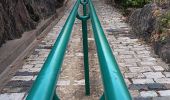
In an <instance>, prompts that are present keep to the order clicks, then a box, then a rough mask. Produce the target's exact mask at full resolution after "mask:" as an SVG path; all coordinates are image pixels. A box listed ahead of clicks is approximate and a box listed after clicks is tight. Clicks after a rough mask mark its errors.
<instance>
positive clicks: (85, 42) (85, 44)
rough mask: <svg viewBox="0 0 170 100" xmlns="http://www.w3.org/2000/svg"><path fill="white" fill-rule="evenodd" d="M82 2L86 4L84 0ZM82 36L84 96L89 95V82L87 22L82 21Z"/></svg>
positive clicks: (84, 12) (84, 11)
mask: <svg viewBox="0 0 170 100" xmlns="http://www.w3.org/2000/svg"><path fill="white" fill-rule="evenodd" d="M84 2H87V1H86V0H84ZM86 6H87V3H86V4H83V15H84V16H86V14H87V11H86ZM82 34H83V52H84V73H85V74H84V76H85V90H86V95H90V81H89V60H88V32H87V20H82Z"/></svg>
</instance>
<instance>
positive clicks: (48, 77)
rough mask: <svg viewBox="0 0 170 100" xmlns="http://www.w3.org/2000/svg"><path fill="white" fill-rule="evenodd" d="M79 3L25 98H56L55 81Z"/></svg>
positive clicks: (78, 0)
mask: <svg viewBox="0 0 170 100" xmlns="http://www.w3.org/2000/svg"><path fill="white" fill-rule="evenodd" d="M79 5H80V0H77V2H76V3H75V5H74V7H73V9H72V11H71V13H70V15H69V17H68V19H67V21H66V23H65V25H64V26H63V28H62V30H61V32H60V34H59V36H58V38H57V40H56V42H55V44H54V46H53V48H52V50H51V52H50V54H49V56H48V58H47V60H46V61H45V63H44V65H43V67H42V69H41V71H40V73H39V74H38V77H37V79H36V80H35V82H34V84H33V86H32V88H31V90H30V91H29V93H28V96H27V98H26V100H52V99H56V98H57V97H56V96H55V95H56V94H55V89H56V83H57V80H58V75H59V73H60V69H61V65H62V62H63V59H64V55H65V51H66V47H67V44H68V41H69V38H70V35H71V31H72V28H73V24H74V22H75V19H76V15H77V11H78V8H79ZM53 97H56V98H53Z"/></svg>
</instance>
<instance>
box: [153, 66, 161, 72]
mask: <svg viewBox="0 0 170 100" xmlns="http://www.w3.org/2000/svg"><path fill="white" fill-rule="evenodd" d="M153 69H154V70H155V71H164V68H163V67H161V66H153Z"/></svg>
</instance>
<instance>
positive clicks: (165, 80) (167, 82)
mask: <svg viewBox="0 0 170 100" xmlns="http://www.w3.org/2000/svg"><path fill="white" fill-rule="evenodd" d="M154 80H155V81H156V83H165V84H170V78H159V79H154Z"/></svg>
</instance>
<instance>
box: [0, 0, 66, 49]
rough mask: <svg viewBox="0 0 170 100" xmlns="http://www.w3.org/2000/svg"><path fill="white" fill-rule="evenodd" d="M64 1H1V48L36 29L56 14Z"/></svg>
mask: <svg viewBox="0 0 170 100" xmlns="http://www.w3.org/2000/svg"><path fill="white" fill-rule="evenodd" d="M63 1H64V0H47V1H46V0H41V1H37V0H12V1H11V0H1V1H0V26H1V28H0V46H1V45H2V43H4V42H5V41H6V40H11V39H15V38H19V37H21V36H22V33H23V32H24V31H28V30H31V29H34V28H35V27H36V25H37V24H38V22H39V21H40V20H42V19H45V18H47V17H49V16H50V15H52V14H55V13H56V9H57V8H58V7H60V6H61V5H62V3H63Z"/></svg>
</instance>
